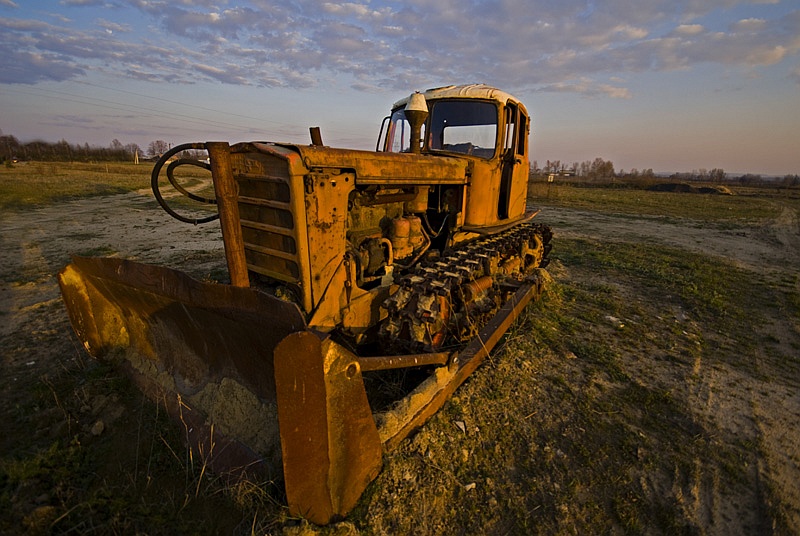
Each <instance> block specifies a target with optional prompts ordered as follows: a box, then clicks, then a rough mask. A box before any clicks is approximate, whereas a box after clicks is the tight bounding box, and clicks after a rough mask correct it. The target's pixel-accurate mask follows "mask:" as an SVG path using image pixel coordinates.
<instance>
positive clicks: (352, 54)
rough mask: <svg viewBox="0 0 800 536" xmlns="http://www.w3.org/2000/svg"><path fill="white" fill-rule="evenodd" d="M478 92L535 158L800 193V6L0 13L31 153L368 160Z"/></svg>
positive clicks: (304, 3) (6, 100) (137, 2)
mask: <svg viewBox="0 0 800 536" xmlns="http://www.w3.org/2000/svg"><path fill="white" fill-rule="evenodd" d="M464 83H486V84H489V85H492V86H495V87H498V88H500V89H503V90H505V91H507V92H509V93H511V94H513V95H515V96H516V97H518V98H519V99H521V100H522V102H523V103H525V105H526V106H527V108H528V111H529V112H530V113H531V116H532V132H531V136H532V139H531V148H532V149H531V155H532V157H531V158H532V159H536V160H537V161H538V162H539V164H540V165H543V164H544V162H545V161H546V160H561V161H563V162H568V163H570V164H571V163H573V162H583V161H586V160H594V159H595V158H598V157H600V158H603V159H604V160H611V161H612V162H613V163H614V166H615V168H616V169H617V171H619V170H630V169H632V168H636V169H639V170H641V169H647V168H650V169H653V170H655V171H657V172H675V171H677V172H684V171H686V172H688V171H693V170H700V169H708V170H710V169H713V168H722V169H724V170H725V171H726V172H727V173H728V174H732V173H759V174H764V175H778V176H782V175H785V174H796V173H800V1H798V0H639V1H634V0H626V1H623V0H609V1H604V2H601V1H599V0H597V1H592V0H589V1H587V0H583V1H578V0H435V1H432V0H408V1H400V0H354V1H351V2H324V1H314V0H249V1H239V0H192V1H190V0H0V130H2V133H3V134H5V135H13V136H15V137H17V138H18V139H20V140H22V141H30V140H33V139H42V140H45V141H52V142H55V141H59V140H61V139H65V140H67V141H68V142H69V143H72V144H76V143H79V144H84V143H89V144H90V145H95V146H108V145H110V144H111V142H112V140H114V139H117V140H119V141H120V142H121V143H122V144H129V143H137V144H139V145H140V146H141V147H142V148H145V149H146V148H147V146H148V144H149V143H150V142H152V141H154V140H164V141H167V142H168V143H171V144H178V143H186V142H194V141H209V140H217V141H218V140H223V141H229V142H231V143H234V142H238V141H255V140H263V141H286V142H296V143H309V142H310V138H309V134H308V127H310V126H319V127H320V128H321V131H322V137H323V141H324V142H325V144H326V145H331V146H335V147H348V148H355V149H374V148H375V143H376V139H377V136H378V131H379V128H380V124H381V121H382V119H383V118H384V117H385V116H386V115H388V113H389V109H390V107H391V105H392V103H394V102H395V101H397V100H399V99H401V98H404V97H406V96H407V95H409V94H410V93H412V92H413V91H417V90H424V89H427V88H431V87H438V86H443V85H449V84H464Z"/></svg>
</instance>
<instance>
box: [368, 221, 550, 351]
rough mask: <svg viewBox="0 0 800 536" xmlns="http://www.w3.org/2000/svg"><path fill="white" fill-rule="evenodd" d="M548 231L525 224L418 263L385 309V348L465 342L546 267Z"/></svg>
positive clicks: (432, 347)
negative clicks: (534, 275) (526, 281)
mask: <svg viewBox="0 0 800 536" xmlns="http://www.w3.org/2000/svg"><path fill="white" fill-rule="evenodd" d="M551 238H552V231H551V230H550V228H549V227H547V226H545V225H542V224H538V223H530V222H529V223H524V224H520V225H518V226H515V227H513V228H511V229H509V230H507V231H505V232H502V233H499V234H497V235H493V236H491V237H486V238H479V239H477V240H473V241H470V242H468V243H466V244H464V245H463V246H462V247H460V248H458V249H456V250H454V251H451V252H449V253H446V254H445V255H443V256H442V257H440V258H438V259H435V260H430V261H426V262H423V263H421V264H420V265H418V266H417V267H415V269H414V270H413V271H411V272H410V273H408V274H406V275H404V276H403V277H402V278H400V280H399V281H398V283H399V285H400V288H399V289H398V291H397V292H395V293H394V294H393V295H392V296H391V297H390V298H389V299H387V300H386V301H385V302H384V304H383V306H384V308H385V309H386V310H387V311H388V313H389V317H388V318H387V320H386V321H385V322H384V324H383V326H382V327H381V336H382V338H383V340H384V342H385V343H386V344H387V345H388V346H389V347H392V348H397V349H399V350H403V351H422V352H429V351H434V350H438V349H440V348H442V347H447V346H456V345H459V344H462V343H465V342H467V341H468V340H470V339H471V338H472V337H474V336H475V335H476V334H477V333H478V331H479V330H480V329H481V328H482V327H483V326H484V325H486V324H487V323H488V322H489V320H490V319H491V318H492V316H493V315H494V314H495V313H496V312H497V311H498V310H499V309H500V307H502V305H503V304H504V303H505V302H506V300H507V299H508V298H509V296H511V295H512V294H513V293H514V291H516V289H517V288H518V287H519V286H520V284H521V282H523V281H524V280H525V279H526V277H529V276H530V275H531V274H532V273H534V271H535V270H536V269H537V268H544V267H545V266H546V265H547V263H548V254H549V252H550V249H551V245H550V240H551Z"/></svg>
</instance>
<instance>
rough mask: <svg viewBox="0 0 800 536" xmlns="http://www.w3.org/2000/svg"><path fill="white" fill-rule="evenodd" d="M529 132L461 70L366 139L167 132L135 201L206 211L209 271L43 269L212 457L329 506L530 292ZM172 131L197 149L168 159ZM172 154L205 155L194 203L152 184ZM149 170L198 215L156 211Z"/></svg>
mask: <svg viewBox="0 0 800 536" xmlns="http://www.w3.org/2000/svg"><path fill="white" fill-rule="evenodd" d="M529 130H530V119H529V116H528V113H527V111H526V109H525V107H524V106H523V104H522V103H520V102H519V101H518V100H517V99H515V98H514V97H512V96H511V95H509V94H507V93H505V92H503V91H500V90H497V89H494V88H491V87H488V86H485V85H467V86H450V87H443V88H437V89H431V90H428V91H425V92H424V93H414V94H412V95H411V96H409V97H407V98H405V99H402V100H400V101H398V102H397V103H395V104H394V106H393V108H392V111H391V115H390V116H388V117H386V118H385V119H384V122H383V124H382V126H381V131H380V135H379V141H378V145H377V147H376V151H374V152H373V151H361V150H349V149H335V148H330V147H327V146H324V145H323V143H322V139H321V135H320V132H319V129H316V128H312V129H311V138H312V143H311V144H310V145H298V144H289V143H268V142H250V143H238V144H235V145H229V144H228V143H224V142H207V143H192V144H185V145H181V146H178V147H175V148H173V149H172V150H170V151H169V152H168V153H166V154H164V156H163V157H162V158H161V159H160V160H159V161H158V162H157V163H156V165H155V166H154V169H153V175H152V177H153V179H152V186H153V191H154V194H155V196H156V199H157V200H158V202H159V204H160V205H161V206H162V207H163V208H164V209H165V210H166V211H167V212H169V213H170V214H171V215H173V216H174V217H176V218H178V219H181V220H183V221H188V222H191V223H203V222H205V221H210V220H212V219H215V218H217V217H218V218H219V221H220V226H221V229H222V237H223V242H224V251H225V260H226V263H227V267H228V273H229V277H230V282H229V283H228V282H225V283H216V282H201V281H198V280H195V279H192V278H191V277H189V276H188V275H186V274H184V273H182V272H180V271H176V270H173V269H169V268H165V267H159V266H152V265H146V264H142V263H138V262H134V261H130V260H124V259H120V258H88V257H75V258H74V259H73V261H72V263H71V264H69V265H68V266H66V267H65V268H64V269H63V270H62V272H61V273H60V274H59V282H60V286H61V290H62V294H63V297H64V301H65V302H66V306H67V309H68V312H69V316H70V320H71V322H72V325H73V328H74V330H75V332H76V333H77V335H78V337H79V339H80V340H81V342H82V343H83V345H84V347H85V348H86V350H87V351H88V353H90V354H91V355H92V356H94V357H96V358H98V359H109V360H115V361H118V362H119V363H120V365H121V366H122V367H123V368H124V369H126V372H127V373H128V374H129V375H130V377H131V378H132V380H133V381H134V382H135V383H136V384H137V385H138V386H139V387H140V388H141V389H142V390H143V391H144V392H145V393H146V394H147V395H148V396H149V397H150V398H152V399H153V400H155V401H157V402H159V403H163V404H165V405H166V407H167V409H168V410H169V412H170V413H171V414H172V415H173V416H175V417H176V418H178V419H180V422H181V423H183V425H184V426H185V427H186V432H187V436H188V442H189V444H190V446H191V447H192V448H194V449H196V451H197V452H199V453H201V454H202V455H203V456H205V458H206V461H207V462H208V463H209V464H210V466H211V467H212V468H213V469H215V470H216V471H218V472H221V473H226V474H229V475H233V476H234V477H237V478H240V477H243V476H244V477H248V476H251V475H258V476H259V477H260V478H267V479H271V480H275V481H282V482H283V483H284V486H285V491H286V500H287V502H288V504H289V508H290V511H291V512H292V513H293V514H295V515H301V516H304V517H305V518H307V519H309V520H310V521H312V522H315V523H318V524H325V523H328V522H330V521H332V520H334V519H337V518H341V517H342V516H344V515H345V514H347V512H348V511H350V510H351V509H352V508H353V507H354V506H355V504H356V502H357V501H358V499H359V497H360V495H361V494H362V492H363V491H364V489H365V488H366V486H367V485H368V484H369V483H370V482H371V481H372V480H373V479H374V478H375V477H376V476H377V474H378V472H379V471H380V468H381V460H382V454H383V452H384V451H385V450H387V449H392V448H393V447H395V446H397V445H398V443H399V442H400V441H402V440H403V439H404V438H405V437H407V436H408V435H409V434H410V433H411V432H412V431H413V430H414V429H415V428H417V427H419V426H420V425H422V424H423V423H424V422H425V420H426V419H428V418H429V417H430V416H431V415H433V414H434V413H435V412H436V411H437V410H438V409H439V408H440V407H441V406H442V405H443V404H444V403H445V401H446V400H447V399H448V397H449V396H450V395H451V394H452V393H453V392H454V391H455V389H456V388H457V387H458V386H459V385H460V384H461V383H462V382H463V381H464V380H465V379H466V378H467V377H468V376H469V374H470V373H472V372H473V371H474V370H475V368H476V367H477V366H478V365H479V364H480V362H481V361H482V360H483V359H484V358H485V357H486V356H487V354H488V353H489V352H490V351H491V350H492V348H493V347H494V346H495V344H496V343H497V342H498V340H499V339H500V338H501V337H502V335H503V334H504V333H505V331H506V330H507V329H508V327H509V325H510V324H511V323H512V322H513V321H514V319H515V318H517V316H518V315H519V314H520V313H521V311H522V310H523V309H524V308H525V307H526V305H527V304H528V303H529V302H530V301H531V300H532V299H535V298H537V297H538V296H539V295H540V293H541V292H542V290H543V285H544V281H545V278H546V273H545V272H544V270H543V269H544V267H545V266H546V264H547V256H548V252H549V250H550V240H551V231H550V229H549V228H548V227H547V226H545V225H542V224H538V223H534V222H533V221H532V218H533V216H534V215H535V213H531V212H527V211H526V200H527V184H528V134H529ZM190 149H191V150H201V149H203V150H205V151H206V152H207V154H208V159H207V160H202V161H201V160H197V159H187V158H177V159H176V158H175V155H180V154H185V152H186V151H187V150H190ZM182 165H192V166H199V167H203V168H206V169H208V170H210V172H211V177H212V179H213V186H214V192H215V196H214V197H213V198H212V199H205V198H202V197H199V196H196V195H194V194H192V193H190V192H189V191H187V190H186V189H184V188H183V187H182V186H181V185H180V184H179V183H178V181H176V180H174V172H175V170H176V169H177V168H179V167H180V166H182ZM164 166H167V167H166V175H167V177H168V178H169V180H170V182H171V183H172V184H173V185H174V186H175V188H177V189H178V190H179V191H180V192H181V193H183V194H185V195H188V196H189V197H190V198H193V199H195V200H198V201H205V202H212V203H216V205H217V211H216V213H215V214H213V215H212V216H209V217H206V218H201V219H191V218H187V217H186V216H183V215H182V214H180V213H178V212H177V211H176V210H174V209H173V207H172V206H171V205H170V204H168V203H167V202H166V201H165V198H164V196H162V194H161V191H160V186H159V180H160V177H161V176H162V171H163V170H164ZM387 378H388V379H387ZM388 381H393V382H394V384H393V385H395V386H399V388H398V389H393V390H392V392H391V393H388V394H387V390H386V389H385V388H381V386H385V385H386V384H387V382H388ZM375 386H378V388H375ZM398 391H399V394H397V392H398Z"/></svg>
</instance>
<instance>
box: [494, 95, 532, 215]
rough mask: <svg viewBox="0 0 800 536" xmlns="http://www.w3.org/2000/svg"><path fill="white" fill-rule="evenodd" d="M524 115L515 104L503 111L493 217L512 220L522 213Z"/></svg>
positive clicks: (524, 194)
mask: <svg viewBox="0 0 800 536" xmlns="http://www.w3.org/2000/svg"><path fill="white" fill-rule="evenodd" d="M528 128H529V125H528V115H527V113H526V112H525V110H524V109H522V108H521V107H520V105H518V104H517V103H515V102H512V101H509V102H508V103H506V106H505V108H504V120H503V153H502V159H503V167H502V171H501V174H500V175H501V176H500V195H499V197H498V200H497V217H498V219H500V220H506V219H515V218H518V217H520V216H522V215H523V214H524V213H525V205H526V198H527V195H528V172H529V169H528V147H527V146H528Z"/></svg>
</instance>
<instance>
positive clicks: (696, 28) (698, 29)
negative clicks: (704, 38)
mask: <svg viewBox="0 0 800 536" xmlns="http://www.w3.org/2000/svg"><path fill="white" fill-rule="evenodd" d="M704 31H705V28H704V27H703V25H702V24H681V25H679V26H678V27H677V28H675V34H677V35H697V34H700V33H702V32H704Z"/></svg>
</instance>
